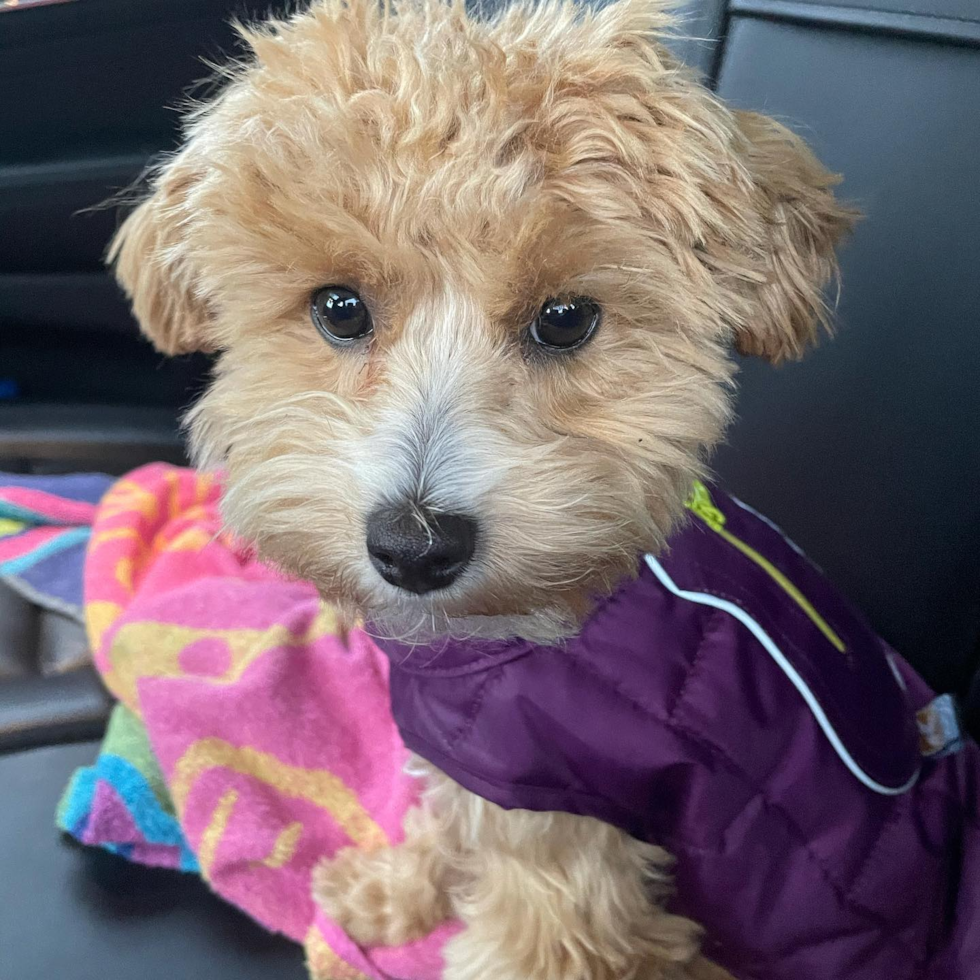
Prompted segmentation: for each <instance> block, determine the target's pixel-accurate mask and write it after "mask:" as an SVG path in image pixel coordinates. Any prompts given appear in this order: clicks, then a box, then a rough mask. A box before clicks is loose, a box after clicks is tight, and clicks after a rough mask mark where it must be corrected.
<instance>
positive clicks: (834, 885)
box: [380, 484, 980, 980]
mask: <svg viewBox="0 0 980 980" xmlns="http://www.w3.org/2000/svg"><path fill="white" fill-rule="evenodd" d="M689 508H690V510H691V516H690V519H689V520H688V522H687V524H686V525H685V526H684V527H683V528H681V529H680V530H679V531H678V532H677V533H676V534H675V535H674V536H673V537H672V538H671V541H670V546H669V548H668V549H667V550H666V551H665V553H664V554H663V555H661V556H660V557H659V558H654V557H652V556H647V557H646V558H645V559H644V561H643V562H642V563H641V567H640V571H639V575H638V577H637V578H636V579H635V580H634V581H631V582H629V583H627V584H625V585H623V586H622V587H621V588H620V589H619V590H618V591H617V592H616V593H614V594H613V595H612V596H611V597H610V598H609V599H607V600H605V601H604V602H602V603H601V604H600V605H599V606H598V607H597V608H596V610H595V611H594V613H593V614H592V615H591V616H590V617H589V619H588V621H587V622H586V623H585V624H584V626H583V627H582V630H581V632H580V633H579V635H578V636H576V637H574V638H573V639H570V640H568V641H567V642H565V643H563V644H560V645H557V646H553V647H545V646H535V645H533V644H531V643H528V642H525V641H522V640H510V641H502V642H489V641H467V642H460V641H447V642H443V643H440V644H437V645H436V646H434V647H431V648H426V649H424V650H422V649H419V648H410V647H405V646H403V645H401V644H399V643H396V642H393V641H387V640H382V641H380V642H381V646H382V648H383V649H384V650H385V652H386V653H387V654H388V655H389V657H390V659H391V694H392V704H393V709H394V714H395V719H396V721H397V723H398V725H399V728H400V730H401V733H402V736H403V737H404V740H405V743H406V744H407V745H408V747H409V748H410V749H411V750H412V751H414V752H416V753H418V754H419V755H421V756H423V757H424V758H426V759H428V760H430V761H431V762H432V763H433V764H435V765H436V766H438V767H439V768H440V769H442V770H443V771H444V772H446V773H447V774H448V775H449V776H451V777H452V778H453V779H455V780H456V781H457V782H459V783H460V784H462V785H463V786H464V787H466V788H467V789H469V790H471V791H472V792H474V793H477V794H479V795H480V796H483V797H485V798H486V799H488V800H492V801H493V802H494V803H497V804H499V805H500V806H502V807H507V808H521V809H530V810H561V811H566V812H570V813H577V814H583V815H588V816H593V817H598V818H599V819H601V820H604V821H607V822H609V823H612V824H615V825H617V826H619V827H621V828H623V829H624V830H626V831H627V832H629V833H630V834H632V835H634V836H636V837H638V838H641V839H643V840H649V841H652V842H655V843H657V844H660V845H662V846H664V847H665V848H667V849H668V850H669V851H671V852H672V853H673V854H674V855H675V856H676V858H677V864H676V867H675V875H676V882H677V894H676V899H675V903H674V904H675V907H676V910H677V911H679V912H682V913H684V914H686V915H689V916H691V917H692V918H694V919H696V920H697V921H699V922H700V923H702V924H703V925H704V926H705V928H706V930H707V940H706V947H705V950H706V953H707V955H709V956H710V957H711V958H713V959H715V960H716V961H717V962H719V963H720V964H722V965H723V966H725V967H726V968H728V969H729V970H730V971H731V972H732V973H733V974H734V975H735V976H736V977H738V978H740V980H954V978H955V980H980V921H978V915H980V821H978V803H980V795H978V794H980V750H978V748H977V746H976V745H975V744H974V743H972V742H967V743H966V745H965V747H964V748H962V749H961V750H960V751H959V752H956V753H954V754H951V755H947V756H945V757H942V758H923V757H922V756H921V754H920V751H919V737H918V728H917V725H916V720H915V709H917V708H919V707H921V706H922V705H924V704H925V703H926V702H928V701H929V700H930V699H931V697H932V695H931V692H930V691H929V690H928V689H927V688H926V686H925V685H924V683H923V682H922V681H921V680H920V679H919V678H918V677H917V676H916V675H915V674H914V672H913V671H912V670H911V668H909V667H908V665H907V664H905V663H904V661H902V660H901V659H900V658H898V657H897V656H896V655H895V654H894V653H892V652H891V651H890V650H889V648H888V647H887V646H886V644H885V643H884V641H882V640H881V639H879V638H878V637H877V636H876V635H875V634H874V633H873V632H872V630H871V629H870V627H869V626H868V625H867V624H866V623H865V622H864V620H863V619H862V618H861V617H860V616H859V615H858V614H857V613H856V612H855V611H854V610H853V609H852V608H851V607H850V606H849V605H848V604H847V603H846V602H845V601H844V600H843V599H842V598H841V596H840V595H839V594H837V593H836V592H835V591H834V590H833V589H832V588H831V586H830V585H829V584H828V583H827V581H826V580H825V579H824V578H822V576H821V575H820V574H819V572H817V571H816V570H815V568H814V567H813V565H811V564H810V563H809V562H808V561H807V559H806V558H805V557H804V556H803V555H802V554H801V553H800V552H799V551H798V549H796V548H795V546H794V545H792V544H791V543H790V542H789V541H787V540H786V539H785V538H784V537H783V536H782V534H781V533H780V532H779V531H778V529H776V528H775V527H774V526H773V525H771V524H769V523H768V522H767V521H766V520H765V519H764V518H761V517H760V516H759V515H757V514H755V512H753V511H751V510H750V509H749V508H747V507H745V506H744V505H742V504H741V503H739V502H738V501H735V500H733V499H731V498H728V497H725V496H724V495H723V494H722V493H721V492H720V491H718V490H717V489H714V488H712V489H711V490H710V491H709V490H708V489H707V488H706V487H704V486H702V485H700V484H699V485H698V486H697V488H696V489H695V492H694V494H693V495H692V499H691V501H690V502H689Z"/></svg>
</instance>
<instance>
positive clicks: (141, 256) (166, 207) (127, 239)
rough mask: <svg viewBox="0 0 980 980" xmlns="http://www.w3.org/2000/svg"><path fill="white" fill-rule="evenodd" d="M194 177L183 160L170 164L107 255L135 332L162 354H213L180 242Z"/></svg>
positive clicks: (187, 251) (185, 245) (206, 314)
mask: <svg viewBox="0 0 980 980" xmlns="http://www.w3.org/2000/svg"><path fill="white" fill-rule="evenodd" d="M199 177H200V175H199V173H197V172H196V171H195V169H194V168H193V167H192V166H191V165H190V164H189V162H188V161H187V160H186V159H182V158H181V156H178V157H177V158H175V159H174V160H173V161H172V162H171V163H170V164H168V165H167V166H166V167H165V168H164V169H163V170H162V171H161V172H160V173H159V174H158V176H157V177H156V179H155V181H154V184H153V190H152V192H151V194H150V196H149V197H148V198H146V200H144V201H143V203H142V204H140V205H139V206H138V207H137V208H136V210H135V211H133V212H132V213H131V214H130V215H129V216H128V217H127V218H126V220H125V221H124V222H123V224H122V226H121V227H120V228H119V230H118V231H117V232H116V235H115V237H114V238H113V240H112V243H111V244H110V246H109V250H108V253H107V260H108V262H109V263H111V264H112V265H113V267H114V270H115V274H116V279H117V280H118V281H119V284H120V285H121V286H122V288H123V289H124V290H125V292H126V295H127V296H128V297H129V299H130V301H131V303H132V306H133V313H134V314H135V316H136V319H137V321H138V322H139V325H140V329H141V330H142V331H143V333H144V334H146V336H147V337H148V338H149V339H150V340H151V341H152V342H153V345H154V346H155V347H156V348H157V349H158V350H159V351H161V352H162V353H164V354H189V353H191V352H192V351H207V350H213V349H214V348H213V346H212V344H211V343H210V342H209V339H208V334H209V330H208V326H209V319H210V317H209V311H208V307H207V303H206V301H205V300H204V298H203V296H202V295H201V288H200V283H199V282H198V278H197V275H196V273H195V271H194V263H193V259H192V256H191V255H190V249H189V246H188V243H187V242H186V240H185V239H184V236H183V232H184V230H185V227H186V221H187V218H188V215H189V214H190V211H191V205H190V203H189V200H188V198H189V195H190V193H191V191H192V189H193V187H194V185H195V184H196V182H197V181H198V179H199Z"/></svg>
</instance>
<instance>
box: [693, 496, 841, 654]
mask: <svg viewBox="0 0 980 980" xmlns="http://www.w3.org/2000/svg"><path fill="white" fill-rule="evenodd" d="M684 506H685V507H687V509H688V510H689V511H691V513H692V514H694V515H695V516H696V517H698V518H700V520H702V521H703V522H704V523H705V524H706V525H707V526H708V527H710V528H711V530H712V531H714V532H715V533H716V534H718V535H719V536H720V537H722V538H724V539H725V540H726V541H727V542H728V543H729V544H730V545H732V546H733V547H735V548H737V549H738V550H739V551H740V552H742V554H743V555H745V557H746V558H748V559H750V560H751V561H753V562H755V564H756V565H758V566H759V567H760V568H761V569H762V570H763V571H764V572H766V574H767V575H769V577H770V578H771V579H772V580H773V581H774V582H775V583H776V584H777V585H778V586H779V587H780V588H781V589H782V590H783V591H784V592H785V593H786V594H787V595H788V596H789V597H790V598H791V599H792V600H793V601H794V602H795V603H796V604H797V605H798V606H799V607H800V609H802V610H803V612H805V613H806V615H807V616H808V617H809V619H810V621H811V622H812V623H813V625H814V626H816V627H817V629H818V630H820V632H821V633H823V635H824V636H825V637H827V639H828V640H829V641H830V642H831V643H832V644H833V645H834V647H836V649H838V650H839V651H840V652H841V653H845V652H846V651H847V647H846V646H845V645H844V641H843V640H841V638H840V637H839V636H838V635H837V634H836V633H835V632H834V631H833V630H832V629H831V628H830V626H829V624H828V623H827V621H826V620H825V619H824V618H823V616H821V615H820V613H818V612H817V610H816V609H814V608H813V606H812V604H811V603H810V601H809V600H808V599H807V597H806V596H805V595H803V593H802V592H800V590H799V589H798V588H797V587H796V586H795V585H793V583H792V582H791V581H790V580H789V579H788V578H787V577H786V576H785V575H784V574H783V573H782V572H781V571H780V570H779V569H778V568H776V566H775V565H774V564H773V563H772V562H771V561H769V559H768V558H765V557H764V556H763V555H760V554H759V552H758V551H756V550H755V548H753V547H751V546H750V545H747V544H746V543H745V542H744V541H743V540H742V539H741V538H737V537H736V536H735V535H734V534H732V532H731V531H729V530H727V529H726V528H725V515H724V514H723V513H722V512H721V511H720V510H719V509H718V508H717V507H716V506H715V504H714V501H713V500H712V499H711V494H710V493H709V492H708V488H707V487H706V486H705V485H704V484H703V483H702V482H701V481H700V480H695V482H694V486H693V488H692V489H691V495H690V497H688V498H687V500H686V501H685V503H684Z"/></svg>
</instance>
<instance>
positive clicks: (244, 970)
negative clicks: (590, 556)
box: [0, 0, 980, 980]
mask: <svg viewBox="0 0 980 980" xmlns="http://www.w3.org/2000/svg"><path fill="white" fill-rule="evenodd" d="M29 5H30V0H27V2H25V0H21V9H19V10H17V12H16V13H13V14H12V13H10V12H9V11H10V10H12V9H14V8H4V7H3V6H2V5H0V11H4V10H5V9H6V10H7V12H6V13H0V79H2V80H3V84H4V90H5V92H9V91H15V90H16V91H19V92H21V93H29V97H23V98H6V97H5V98H4V99H3V100H0V226H2V227H3V228H4V236H3V237H2V238H0V351H2V354H3V356H2V358H0V398H2V397H4V393H5V392H6V395H7V396H8V397H9V395H10V393H11V392H19V396H18V399H17V401H16V402H12V403H10V404H2V403H0V469H3V468H15V469H17V470H18V471H23V472H32V471H33V472H46V471H58V470H67V469H79V468H94V469H107V470H109V471H111V472H121V471H122V470H124V469H126V468H128V466H130V465H138V464H139V463H141V462H144V461H146V460H147V459H152V458H168V459H175V460H177V459H179V458H180V456H181V451H180V446H179V442H178V441H177V439H176V436H175V418H176V415H177V412H178V409H179V406H180V405H181V404H184V403H186V402H187V401H189V400H191V399H192V397H193V395H194V392H195V390H196V388H197V387H198V386H199V384H200V378H201V376H202V372H203V371H204V370H206V364H205V363H202V362H201V361H195V360H191V361H189V362H188V361H184V362H167V363H162V362H161V361H160V359H159V358H157V357H156V356H155V355H154V354H152V352H150V350H149V348H148V347H147V346H146V345H145V344H143V343H142V342H141V341H140V340H138V338H137V336H136V332H135V327H134V325H133V324H132V322H131V321H130V320H129V318H128V315H127V313H126V311H125V306H124V304H122V303H121V302H120V301H119V299H118V297H117V295H116V294H115V292H114V291H113V290H112V289H111V288H110V287H109V285H108V283H107V281H106V280H105V278H104V275H103V273H102V272H101V270H100V266H99V255H100V253H101V251H102V248H103V247H104V244H105V240H106V238H107V236H108V234H109V233H110V231H111V228H112V225H113V218H112V217H111V215H110V213H109V212H97V213H96V214H95V215H92V216H89V217H81V218H74V217H72V215H73V214H74V213H75V212H76V211H77V210H78V209H79V208H85V207H88V206H90V205H92V204H94V203H96V202H97V201H99V200H102V199H103V198H105V197H106V196H107V195H108V194H109V193H111V192H112V191H113V190H115V189H118V187H120V186H122V185H124V184H126V183H127V182H128V181H129V180H131V179H132V178H133V177H135V175H136V174H137V173H138V171H139V169H140V168H141V167H142V165H143V163H144V162H145V160H146V159H147V157H148V155H150V154H151V153H153V152H155V151H158V150H160V149H165V148H167V147H169V146H170V145H172V142H173V139H174V134H173V127H174V118H175V117H174V116H173V115H172V114H167V113H165V112H163V111H162V110H161V109H160V107H161V106H163V105H167V104H173V103H175V102H176V101H177V100H178V97H179V94H180V92H181V90H182V89H183V88H184V87H186V86H187V85H189V84H190V83H191V82H192V81H193V80H194V79H195V78H197V77H199V76H201V75H202V74H204V71H203V69H202V67H201V65H200V64H199V62H197V61H196V60H195V59H196V57H197V56H198V55H200V54H209V55H213V54H215V53H216V52H217V50H218V49H219V48H221V47H225V48H227V47H228V46H229V45H230V44H231V43H232V42H231V34H230V31H229V30H228V29H227V27H226V26H225V24H224V20H225V17H226V15H228V14H230V13H240V5H239V4H238V3H237V2H236V0H139V2H138V3H136V2H133V0H79V2H77V3H73V2H69V3H64V4H58V3H56V4H52V5H45V6H40V7H38V8H37V9H30V6H29ZM268 5H269V4H267V3H266V4H263V3H259V2H256V3H255V4H254V5H252V6H253V8H261V7H267V6H268ZM689 8H690V14H691V18H690V20H689V21H688V27H687V30H688V33H689V34H691V35H697V36H699V37H700V38H701V39H698V38H697V37H692V38H690V39H688V40H684V41H681V42H679V43H678V49H679V50H680V51H681V52H682V54H683V56H684V57H686V58H688V59H689V60H691V61H692V62H694V63H696V64H697V65H698V66H699V67H700V68H701V69H702V71H704V72H705V73H706V74H707V75H708V76H709V78H710V79H711V80H712V81H713V82H714V83H716V84H717V86H718V88H719V90H720V91H721V93H722V94H723V95H724V96H726V97H727V98H730V99H732V100H734V101H735V102H736V103H740V104H742V105H743V106H746V107H751V108H757V109H761V110H763V111H767V112H770V113H773V114H776V115H777V116H780V117H782V118H783V119H784V120H785V121H786V122H787V123H789V124H790V125H792V126H794V127H795V128H797V129H799V130H800V131H802V132H803V133H804V135H805V136H806V137H807V138H808V139H809V140H810V142H812V143H813V144H814V145H815V147H816V148H817V150H818V152H819V153H820V155H821V156H822V157H823V158H824V159H825V160H826V161H827V162H828V163H829V164H830V165H831V166H832V167H834V168H836V169H839V170H841V171H843V172H844V173H845V174H846V177H847V180H846V182H845V184H844V186H843V193H844V195H845V196H848V197H850V198H851V199H852V200H855V201H856V202H857V203H858V204H859V205H860V206H862V207H863V208H864V209H865V211H866V212H867V215H868V217H867V220H866V221H865V222H864V223H863V225H862V226H861V227H860V229H859V230H858V232H857V233H856V235H855V238H854V241H853V243H852V244H851V245H850V247H849V248H848V249H847V250H846V252H845V254H844V256H843V281H844V292H843V300H842V303H841V310H840V313H841V316H840V321H841V327H840V337H839V339H838V340H837V341H836V342H835V343H833V344H827V345H825V346H824V347H823V348H822V349H821V350H820V351H819V352H818V353H817V354H816V355H814V356H813V357H812V358H810V359H809V360H808V361H805V362H804V363H802V364H801V365H798V366H791V367H788V368H784V369H781V370H779V371H774V370H772V369H770V368H768V367H766V366H764V365H762V364H757V363H747V364H746V365H745V370H744V372H743V376H742V394H741V401H740V408H741V415H742V417H741V421H740V422H739V423H738V424H737V425H736V427H735V428H734V430H733V432H732V434H731V438H730V441H729V444H728V446H727V447H725V448H724V449H723V450H722V451H721V452H720V453H719V456H718V460H717V462H718V467H719V469H720V471H721V473H722V475H723V477H724V479H725V481H726V483H727V484H728V486H729V487H730V488H731V489H732V490H734V491H735V492H736V493H738V494H739V495H740V496H742V497H743V498H744V499H745V500H747V501H748V502H749V503H751V504H753V505H755V506H757V507H759V508H760V509H762V510H764V511H765V512H766V513H768V514H769V515H770V516H772V517H773V518H774V519H775V520H777V521H778V522H779V523H781V524H782V525H783V527H784V528H785V529H786V530H787V531H788V532H789V533H790V534H791V535H792V536H793V537H794V538H795V539H797V540H798V541H799V542H800V543H801V544H802V545H803V546H804V547H805V548H806V549H807V550H808V551H809V552H810V553H811V555H812V556H813V557H814V558H815V559H816V560H817V561H818V562H819V563H821V564H822V565H823V567H824V568H825V570H826V571H827V572H828V573H829V574H830V576H831V577H832V578H833V579H835V580H836V581H837V583H838V584H839V585H840V586H841V587H842V588H843V589H844V590H845V591H846V592H848V593H849V594H850V595H851V597H852V598H853V599H854V600H855V601H856V602H857V603H858V604H859V605H860V606H862V607H863V608H864V609H865V611H866V612H867V613H868V614H869V615H870V616H871V618H872V620H873V621H874V623H875V625H876V626H877V628H878V629H879V630H880V631H881V632H882V633H883V634H884V635H885V636H886V637H887V638H889V639H890V640H891V641H892V642H893V643H894V644H895V645H896V646H897V647H898V648H899V649H900V650H901V651H902V652H903V653H905V654H906V656H908V657H909V659H911V660H912V661H913V663H914V664H915V665H916V666H917V667H918V668H919V670H920V671H922V672H923V673H924V674H925V676H926V677H927V679H928V680H930V682H931V683H933V684H934V685H936V686H938V687H940V688H942V689H949V690H955V691H958V692H959V693H961V694H964V695H968V694H969V691H970V688H971V682H972V679H973V678H974V675H975V673H976V670H977V665H978V657H980V645H978V637H980V562H978V561H977V559H976V557H975V556H976V554H977V553H978V551H980V424H978V423H980V397H978V395H977V392H978V391H980V330H978V329H977V326H978V312H977V311H978V310H980V277H978V276H977V275H976V269H977V268H978V267H980V194H978V181H977V170H976V161H977V159H980V86H978V85H977V79H978V78H980V12H978V11H977V9H976V6H975V3H974V0H866V2H865V3H864V4H860V3H854V2H849V0H836V2H835V3H833V4H823V3H820V2H817V0H793V2H788V0H728V2H725V0H694V2H692V3H690V4H689ZM164 36H165V38H166V40H165V42H161V38H162V37H164ZM107 66H108V67H107ZM11 230H13V232H11ZM66 309H67V310H71V311H72V315H71V316H68V317H66V315H65V310H66ZM52 402H54V403H57V404H56V405H55V406H54V407H50V408H42V407H41V403H52ZM66 406H67V407H66ZM80 406H81V407H80ZM85 406H88V407H85ZM4 637H6V639H4ZM59 638H60V639H59ZM78 644H79V639H78V633H77V630H72V629H71V628H70V624H68V627H66V624H65V623H62V622H59V621H57V620H51V619H49V618H47V617H44V616H41V615H40V614H38V613H37V612H36V610H32V609H30V608H29V607H27V606H25V605H24V603H23V601H22V600H21V599H20V598H19V597H12V596H10V595H8V594H7V593H6V592H4V591H3V590H2V586H0V738H4V737H5V738H6V743H5V744H0V752H3V751H6V752H7V753H8V754H7V755H6V756H0V980H35V978H37V980H41V978H44V980H48V978H50V977H63V978H65V980H114V978H116V977H119V978H122V977H126V978H130V977H132V976H134V975H140V976H143V977H146V980H154V978H155V977H157V976H159V977H161V978H162V977H164V976H166V977H167V978H168V980H169V977H171V976H173V975H174V974H177V975H179V976H181V977H187V978H191V980H198V978H202V980H203V978H205V977H207V978H214V980H224V978H229V980H231V978H234V980H247V978H249V977H252V976H255V977H259V976H262V977H267V976H270V975H272V976H276V977H277V978H280V980H288V978H291V977H296V978H297V980H298V978H299V977H301V976H303V975H304V970H303V967H302V958H301V956H300V952H299V950H298V948H297V947H295V946H294V945H293V944H291V943H289V942H286V941H284V940H278V939H274V938H272V937H269V936H267V935H266V934H264V933H263V932H262V931H261V930H259V929H258V927H256V926H254V925H253V924H251V923H250V922H249V921H248V920H246V919H245V918H244V917H242V916H240V915H239V914H238V913H236V912H234V910H231V909H229V908H228V907H227V906H225V905H224V904H223V903H221V902H219V901H218V900H217V899H215V898H213V897H212V896H211V895H210V893H209V892H208V891H207V889H206V888H205V886H204V885H202V884H201V882H200V881H198V880H196V879H194V878H191V877H186V876H181V875H177V874H175V873H170V872H150V871H147V870H145V869H139V868H134V867H131V866H128V865H126V864H125V863H124V862H121V861H119V860H117V859H114V858H112V857H110V856H108V855H102V854H90V853H86V852H83V851H81V850H79V849H77V848H69V847H67V846H66V845H64V844H59V843H58V841H57V837H56V834H55V831H54V829H53V826H54V824H53V821H54V808H55V804H56V801H57V798H58V796H59V795H60V793H61V791H62V789H63V788H64V785H65V783H66V781H67V779H68V776H69V775H70V773H71V771H72V770H73V769H74V768H75V767H76V766H78V765H82V764H85V763H87V762H89V761H91V759H92V758H93V756H94V754H95V751H96V743H94V742H82V743H80V744H75V745H54V744H50V743H53V742H58V741H62V740H65V739H79V738H89V737H91V736H94V735H95V734H96V732H97V731H98V729H99V727H100V725H101V719H102V717H103V716H104V712H105V700H104V696H103V695H102V694H101V692H100V691H99V690H98V687H97V685H96V683H95V681H94V679H93V678H92V675H91V673H90V671H89V669H88V668H86V667H84V666H81V665H79V664H78V662H77V660H78V658H77V654H78V652H79V645H78ZM71 651H74V653H71ZM54 665H60V666H54ZM69 665H70V666H69ZM4 671H6V672H7V674H16V675H17V676H16V677H14V678H13V679H10V678H8V679H7V680H4V678H3V676H2V674H3V672H4ZM46 674H47V675H48V676H46ZM66 679H67V680H66ZM59 685H60V686H59ZM977 704H978V706H980V697H978V698H977ZM45 705H46V706H48V708H54V709H56V710H47V709H45V710H43V711H42V710H40V709H41V707H43V706H45ZM974 712H975V713H974V716H973V718H974V722H978V721H980V710H978V709H974ZM974 730H978V729H977V728H975V729H974ZM4 732H5V733H6V734H5V735H4V734H3V733H4ZM45 744H46V745H48V747H45V748H36V749H33V750H31V751H24V750H23V748H24V746H26V745H35V746H37V745H45ZM17 749H20V751H15V750H17Z"/></svg>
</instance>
